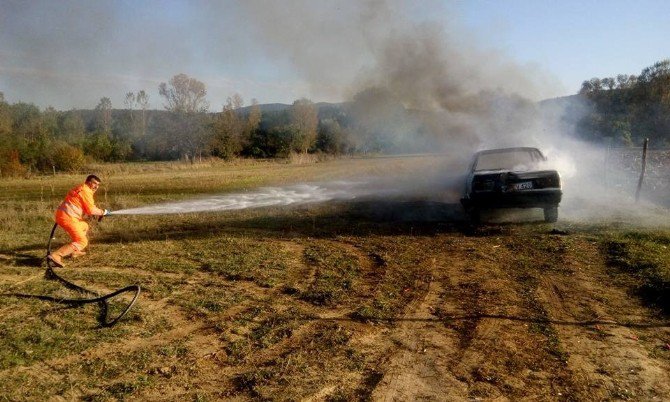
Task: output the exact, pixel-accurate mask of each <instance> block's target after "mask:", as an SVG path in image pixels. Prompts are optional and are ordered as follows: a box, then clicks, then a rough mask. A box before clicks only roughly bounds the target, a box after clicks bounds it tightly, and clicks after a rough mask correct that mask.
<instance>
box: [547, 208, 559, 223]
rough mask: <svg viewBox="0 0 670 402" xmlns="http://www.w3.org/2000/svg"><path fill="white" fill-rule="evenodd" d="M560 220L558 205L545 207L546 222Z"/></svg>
mask: <svg viewBox="0 0 670 402" xmlns="http://www.w3.org/2000/svg"><path fill="white" fill-rule="evenodd" d="M557 220H558V207H557V206H553V207H547V208H545V209H544V221H545V222H551V223H553V222H556V221H557Z"/></svg>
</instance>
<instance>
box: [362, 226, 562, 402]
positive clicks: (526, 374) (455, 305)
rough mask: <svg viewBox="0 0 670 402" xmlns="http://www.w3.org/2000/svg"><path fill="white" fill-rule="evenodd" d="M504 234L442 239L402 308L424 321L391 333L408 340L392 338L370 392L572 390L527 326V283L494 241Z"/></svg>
mask: <svg viewBox="0 0 670 402" xmlns="http://www.w3.org/2000/svg"><path fill="white" fill-rule="evenodd" d="M502 234H503V235H505V233H502ZM508 240H509V239H507V238H506V236H499V237H496V236H488V237H485V238H477V239H471V238H459V236H458V235H456V236H452V238H451V239H448V241H447V244H446V246H444V245H443V246H442V247H444V248H446V249H447V250H448V251H447V252H445V253H444V254H443V255H441V256H440V260H441V262H440V264H437V265H436V267H435V268H434V269H433V270H432V272H433V274H434V276H435V280H434V281H432V282H431V285H430V286H429V288H428V291H427V294H426V295H425V297H424V298H423V299H422V300H421V301H420V302H419V303H418V305H417V307H415V308H411V309H409V310H408V311H409V312H410V313H408V314H407V315H406V317H408V316H413V315H416V318H423V319H425V320H424V321H421V322H420V324H421V325H410V324H407V323H403V324H401V326H400V328H399V329H398V331H397V332H395V333H394V335H395V336H397V337H399V338H401V339H411V340H412V341H411V342H410V343H409V344H407V345H405V344H404V343H402V342H400V343H399V347H398V351H396V352H395V354H394V355H393V357H392V358H391V359H390V360H389V364H388V367H389V369H388V370H386V373H385V375H384V378H383V380H382V381H381V382H380V384H379V385H378V387H377V388H376V389H375V391H374V393H373V399H379V400H412V399H429V400H462V399H468V398H486V399H496V398H504V399H507V398H510V399H518V398H527V397H538V396H539V397H542V398H551V399H553V398H557V397H560V394H562V393H564V392H566V390H570V389H571V375H570V372H569V370H567V369H566V368H565V367H563V366H564V364H563V363H561V362H560V361H559V360H557V359H556V357H555V356H552V355H550V354H549V353H548V351H547V349H546V348H545V347H544V346H545V342H546V339H547V338H546V335H544V334H543V333H542V332H540V331H538V330H537V329H536V328H533V326H534V320H535V315H534V312H535V310H534V309H533V300H532V290H533V289H532V286H520V285H519V284H518V283H517V282H518V277H517V276H518V274H517V273H515V272H514V271H512V272H510V270H511V269H512V268H511V267H510V265H509V264H508V263H507V261H515V256H514V255H513V253H510V252H509V251H508V249H507V248H506V247H501V246H503V245H504V244H505V243H506V242H507V241H508ZM436 247H437V246H436ZM436 283H438V284H439V286H438V285H436ZM433 312H434V316H437V317H438V318H439V319H440V320H444V321H440V322H438V323H435V324H436V325H437V326H438V329H435V328H430V326H429V324H428V323H430V322H431V321H430V320H429V319H427V318H429V317H430V316H429V314H433ZM504 317H510V318H512V319H504ZM516 318H518V319H516ZM426 340H429V342H425V341H426ZM423 345H428V347H422V346H423ZM431 350H433V351H435V352H432V351H431Z"/></svg>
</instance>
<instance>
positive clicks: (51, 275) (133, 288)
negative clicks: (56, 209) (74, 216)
mask: <svg viewBox="0 0 670 402" xmlns="http://www.w3.org/2000/svg"><path fill="white" fill-rule="evenodd" d="M57 227H58V224H57V223H56V224H54V226H53V228H52V229H51V234H50V235H49V242H48V243H47V256H48V255H49V254H51V241H52V240H53V239H54V235H55V233H56V228H57ZM46 262H47V268H46V271H45V272H44V278H45V279H47V280H54V281H58V282H60V283H61V284H62V285H63V286H65V287H66V288H68V289H70V290H74V291H77V292H80V293H84V294H89V295H92V296H94V297H92V298H88V299H63V298H59V297H54V296H46V295H33V294H25V293H5V294H3V295H2V296H13V297H19V298H26V299H28V298H29V299H39V300H45V301H50V302H54V303H60V304H66V305H69V306H81V305H84V304H91V303H98V304H99V305H100V315H99V316H98V321H99V322H100V325H101V326H102V327H106V328H109V327H112V326H114V324H116V323H117V322H118V321H119V320H120V319H121V318H123V317H124V316H125V315H126V314H128V312H129V311H130V309H131V308H132V307H133V306H134V305H135V302H136V301H137V298H138V297H139V295H140V286H139V285H130V286H126V287H124V288H121V289H119V290H116V291H114V292H112V293H108V294H106V295H99V294H98V293H96V292H93V291H91V290H88V289H86V288H83V287H81V286H79V285H76V284H74V283H72V282H70V281H68V280H67V279H65V278H63V277H61V276H59V275H58V274H56V272H55V271H54V269H53V267H52V262H51V260H50V259H49V258H46ZM128 292H135V295H134V296H133V298H132V300H131V301H130V303H128V305H126V307H125V308H124V309H123V311H121V314H119V315H118V316H116V317H115V318H113V319H109V304H108V303H107V300H109V299H111V298H112V297H115V296H118V295H120V294H122V293H128Z"/></svg>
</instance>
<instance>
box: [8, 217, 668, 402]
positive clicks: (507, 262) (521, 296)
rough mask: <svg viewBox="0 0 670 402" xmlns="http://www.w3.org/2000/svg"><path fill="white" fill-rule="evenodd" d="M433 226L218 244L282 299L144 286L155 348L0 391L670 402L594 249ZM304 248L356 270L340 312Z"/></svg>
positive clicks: (16, 375)
mask: <svg viewBox="0 0 670 402" xmlns="http://www.w3.org/2000/svg"><path fill="white" fill-rule="evenodd" d="M427 226H430V227H431V228H432V229H429V230H426V229H425V228H424V229H422V228H421V227H418V228H413V227H412V228H411V230H412V232H411V233H406V234H397V233H396V234H392V233H389V232H388V231H386V232H384V231H382V232H379V233H373V234H371V235H366V236H361V235H358V234H354V233H345V234H340V235H330V236H322V237H321V238H312V237H309V236H303V235H301V234H300V233H289V234H281V235H278V234H277V233H272V231H265V230H256V229H253V230H251V229H248V230H247V229H242V230H237V231H235V230H232V229H231V231H229V232H228V233H227V235H226V236H238V237H239V238H242V239H245V238H247V237H251V238H258V239H261V238H262V239H264V240H263V241H265V242H269V243H272V244H273V247H277V249H278V250H281V252H280V253H279V255H278V257H277V258H282V259H283V261H284V263H285V264H286V271H285V272H283V273H282V275H285V276H282V277H281V281H280V282H279V283H277V284H276V285H269V286H268V285H263V284H261V285H259V283H258V281H257V280H256V279H254V278H253V277H251V278H249V279H245V278H237V277H234V278H231V277H217V276H213V275H212V274H210V273H207V272H194V273H190V274H188V275H185V274H180V273H170V272H152V271H150V270H149V271H145V270H136V271H134V273H133V274H134V275H136V276H139V277H141V278H145V279H144V282H145V283H147V282H148V283H150V284H153V285H151V286H148V289H147V292H146V293H145V296H144V298H143V300H142V315H143V316H144V317H151V320H153V321H152V322H160V321H161V320H164V321H165V322H167V325H166V326H165V328H166V329H165V330H163V331H161V332H159V333H157V334H155V335H150V336H146V335H142V334H141V333H133V334H130V335H129V336H124V337H121V338H118V339H115V340H111V341H107V342H105V343H102V344H98V345H96V346H94V347H91V348H89V349H86V350H84V351H83V353H81V354H79V353H76V354H70V355H67V356H64V357H58V358H52V359H48V360H46V361H43V362H36V363H34V364H32V365H29V366H24V367H14V368H9V369H5V370H3V371H0V382H2V383H5V384H7V383H9V384H16V382H17V381H24V382H25V383H26V384H40V386H41V387H45V389H47V390H51V392H53V395H52V396H53V397H54V398H55V399H61V398H62V399H70V398H75V399H77V398H85V399H86V398H88V399H96V398H95V396H96V395H107V397H109V395H116V394H114V392H117V394H118V392H119V387H120V386H121V385H119V384H126V383H128V382H129V381H131V380H132V379H134V378H137V376H138V375H141V376H144V377H147V378H149V379H150V381H149V380H148V381H146V382H145V383H144V384H143V385H142V386H135V385H133V387H130V388H128V389H125V388H122V389H121V391H123V392H122V393H120V395H122V396H123V398H125V399H138V400H165V399H168V400H179V399H185V398H196V397H197V398H202V399H209V400H217V399H233V400H248V399H275V400H296V399H302V400H351V399H363V400H365V399H372V400H381V401H405V400H439V401H450V400H479V399H482V400H519V399H534V400H618V399H632V400H668V399H669V398H670V374H669V373H670V350H669V348H670V347H669V346H668V342H669V341H670V323H668V319H667V317H664V316H662V315H660V314H659V313H658V312H656V311H654V310H651V309H649V308H647V307H645V306H644V305H642V304H641V302H640V301H638V299H637V298H636V297H635V296H632V295H630V294H629V289H628V287H627V285H626V282H625V281H624V280H620V278H619V277H618V276H617V274H616V272H614V271H613V269H612V268H610V267H607V266H606V264H605V259H604V257H603V255H602V251H601V250H600V249H599V248H598V244H597V243H596V242H595V241H594V240H593V239H592V238H591V237H590V236H589V235H586V234H579V233H560V232H557V233H556V234H552V232H550V227H549V226H548V225H545V224H535V223H531V224H522V225H495V224H494V225H488V226H485V227H483V228H480V229H478V230H475V231H474V232H468V231H462V230H460V229H458V228H455V227H451V226H447V227H444V226H443V227H441V228H438V229H434V227H435V225H432V224H431V225H427ZM401 229H402V230H403V231H404V230H405V229H406V228H405V227H403V228H401ZM314 247H317V248H315V249H314V250H316V251H317V253H316V255H317V256H321V255H322V254H323V253H326V252H329V253H333V255H335V256H336V257H337V258H339V260H337V261H350V263H351V265H352V266H354V267H355V272H356V273H357V276H356V277H355V278H354V279H353V280H352V282H351V285H350V286H348V287H347V293H346V294H344V295H343V296H342V298H341V299H339V301H337V302H335V303H322V302H321V301H320V299H314V298H311V299H310V298H308V297H306V296H305V295H306V294H307V292H308V291H309V289H310V288H312V287H313V286H314V284H315V283H316V282H317V281H319V280H321V279H323V275H324V273H323V272H324V269H325V268H324V267H326V266H327V265H328V264H327V262H324V261H320V260H314V259H310V258H308V257H309V256H310V254H309V250H310V248H314ZM311 258H313V257H311ZM99 269H101V270H102V271H101V272H105V271H117V270H118V269H116V268H111V267H101V268H99ZM17 278H18V277H17ZM320 278H321V279H320ZM165 281H173V282H174V285H171V286H173V290H172V291H171V292H169V293H168V294H167V295H161V294H159V292H155V291H152V289H156V288H157V286H158V284H160V283H161V282H165ZM393 286H400V287H399V289H400V291H399V292H398V294H395V295H394V296H393V297H391V298H390V299H389V300H387V301H386V303H391V305H392V306H391V307H390V310H389V311H392V312H393V318H391V319H388V320H386V319H382V320H379V321H374V320H373V321H366V320H362V319H360V318H359V317H358V316H357V315H356V314H355V312H356V311H358V310H359V309H360V306H361V305H365V304H366V303H369V301H370V300H372V299H377V298H380V297H382V296H383V295H384V294H386V293H389V292H391V293H392V292H393V290H392V289H393ZM389 289H391V290H389ZM193 294H205V295H210V296H211V300H214V301H215V302H221V304H220V305H217V307H216V308H210V309H209V310H201V312H200V313H194V312H193V310H189V309H187V308H184V305H183V304H182V305H180V304H179V302H180V300H181V299H182V298H184V297H193V296H192V295H193ZM218 295H220V297H219V296H218ZM224 298H228V299H230V300H229V301H226V302H225V303H224V302H223V301H222V300H224ZM226 300H227V299H226ZM315 300H316V301H315ZM394 300H396V301H397V302H398V303H397V306H399V307H393V306H395V305H393V301H394ZM394 308H395V310H394ZM56 320H57V318H56V319H54V322H55V321H56ZM148 324H151V322H149V323H146V322H144V323H142V325H148ZM166 350H168V351H175V352H165V351H166ZM138 354H139V356H144V355H146V356H148V357H146V361H145V362H144V361H143V360H142V358H139V360H138V357H137V356H138ZM110 373H111V374H110ZM144 377H142V378H144ZM85 379H87V380H85ZM91 379H96V380H97V381H98V382H95V381H93V382H92V381H91ZM45 384H46V385H45ZM49 384H52V386H50V385H49ZM56 384H62V385H58V386H57V385H56ZM68 387H69V388H68ZM55 390H57V392H56V391H55ZM35 392H38V391H35ZM4 396H5V397H7V399H15V398H14V397H17V396H18V395H17V394H14V393H12V392H10V393H7V394H4ZM32 396H34V395H32ZM23 397H25V398H26V399H30V398H31V393H30V392H28V393H27V394H25V395H23ZM0 399H2V398H0ZM18 399H20V398H18ZM103 399H105V398H103Z"/></svg>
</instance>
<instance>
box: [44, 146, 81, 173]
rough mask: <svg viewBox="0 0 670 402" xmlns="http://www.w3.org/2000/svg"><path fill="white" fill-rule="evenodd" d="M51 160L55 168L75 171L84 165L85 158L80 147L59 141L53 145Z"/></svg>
mask: <svg viewBox="0 0 670 402" xmlns="http://www.w3.org/2000/svg"><path fill="white" fill-rule="evenodd" d="M52 161H53V163H54V166H55V167H56V169H57V170H60V171H64V172H76V171H78V170H80V169H81V168H82V166H84V162H85V158H84V153H83V152H82V150H81V149H79V148H77V147H75V146H72V145H70V144H67V143H64V142H59V143H56V144H55V145H54V147H53V155H52Z"/></svg>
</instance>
